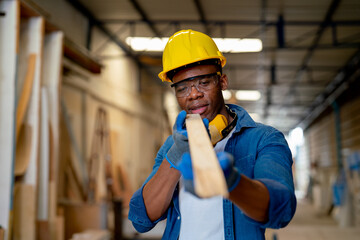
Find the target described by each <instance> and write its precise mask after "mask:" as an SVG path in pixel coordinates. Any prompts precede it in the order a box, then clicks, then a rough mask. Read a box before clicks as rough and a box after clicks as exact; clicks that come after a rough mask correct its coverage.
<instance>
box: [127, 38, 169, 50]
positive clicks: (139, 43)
mask: <svg viewBox="0 0 360 240" xmlns="http://www.w3.org/2000/svg"><path fill="white" fill-rule="evenodd" d="M168 40H169V38H157V37H155V38H149V37H127V38H126V43H127V44H128V45H129V46H130V47H131V48H132V49H133V50H134V51H138V52H143V51H146V52H161V51H163V50H164V47H165V45H166V43H167V41H168Z"/></svg>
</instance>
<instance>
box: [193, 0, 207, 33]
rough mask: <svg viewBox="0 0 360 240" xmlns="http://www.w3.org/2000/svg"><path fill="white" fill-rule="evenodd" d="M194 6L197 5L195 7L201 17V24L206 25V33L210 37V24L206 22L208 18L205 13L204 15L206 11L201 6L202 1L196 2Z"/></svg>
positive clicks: (197, 0)
mask: <svg viewBox="0 0 360 240" xmlns="http://www.w3.org/2000/svg"><path fill="white" fill-rule="evenodd" d="M194 4H195V7H196V10H197V12H198V14H199V16H200V22H201V23H202V24H203V25H204V27H205V33H206V34H208V35H210V27H209V24H208V23H207V21H206V17H205V13H204V9H203V7H202V5H201V2H200V0H194Z"/></svg>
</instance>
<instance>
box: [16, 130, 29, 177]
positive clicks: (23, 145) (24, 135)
mask: <svg viewBox="0 0 360 240" xmlns="http://www.w3.org/2000/svg"><path fill="white" fill-rule="evenodd" d="M31 141H32V127H31V126H30V125H28V124H22V126H21V128H20V133H19V138H18V139H17V142H16V153H15V167H14V173H15V176H21V175H23V174H24V173H25V171H26V169H27V167H28V165H29V162H30V153H31Z"/></svg>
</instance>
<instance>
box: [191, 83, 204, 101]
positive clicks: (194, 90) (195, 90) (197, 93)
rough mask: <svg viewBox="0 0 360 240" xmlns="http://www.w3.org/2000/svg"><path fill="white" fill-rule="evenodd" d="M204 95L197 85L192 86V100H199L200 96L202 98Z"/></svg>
mask: <svg viewBox="0 0 360 240" xmlns="http://www.w3.org/2000/svg"><path fill="white" fill-rule="evenodd" d="M202 95H203V92H200V91H199V89H198V87H197V86H196V84H192V85H191V86H190V94H189V96H190V97H191V98H198V97H199V96H202Z"/></svg>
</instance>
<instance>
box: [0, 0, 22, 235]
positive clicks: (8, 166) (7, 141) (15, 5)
mask: <svg viewBox="0 0 360 240" xmlns="http://www.w3.org/2000/svg"><path fill="white" fill-rule="evenodd" d="M0 11H1V12H5V13H6V14H5V15H4V16H1V17H0V159H1V160H0V196H1V197H0V213H1V214H0V225H1V226H2V228H3V231H4V239H10V237H11V234H10V231H9V229H11V222H12V221H11V210H12V205H13V204H12V202H13V201H12V196H13V194H12V193H13V189H12V188H13V179H14V176H13V167H14V166H13V165H14V162H15V159H14V156H13V154H14V153H13V152H14V151H13V149H14V145H15V136H14V127H15V114H13V113H14V112H15V79H16V59H17V53H18V52H17V48H18V31H19V28H18V27H19V19H20V13H19V11H20V5H19V1H0Z"/></svg>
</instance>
